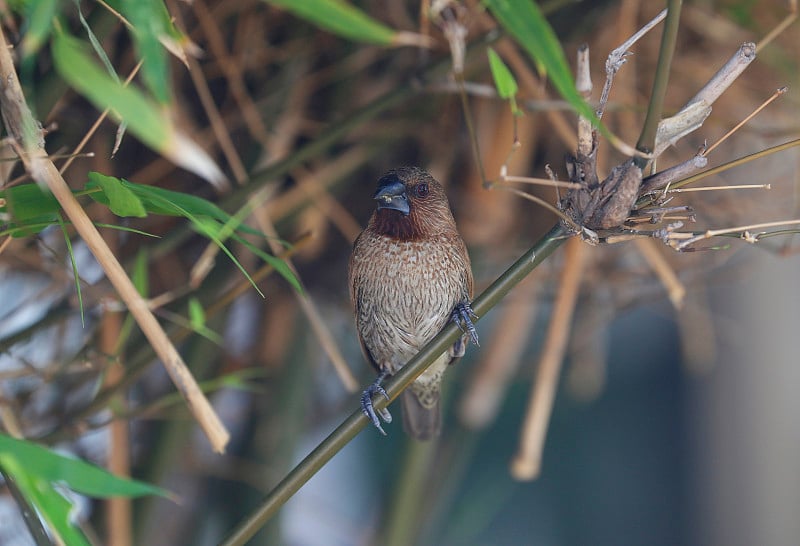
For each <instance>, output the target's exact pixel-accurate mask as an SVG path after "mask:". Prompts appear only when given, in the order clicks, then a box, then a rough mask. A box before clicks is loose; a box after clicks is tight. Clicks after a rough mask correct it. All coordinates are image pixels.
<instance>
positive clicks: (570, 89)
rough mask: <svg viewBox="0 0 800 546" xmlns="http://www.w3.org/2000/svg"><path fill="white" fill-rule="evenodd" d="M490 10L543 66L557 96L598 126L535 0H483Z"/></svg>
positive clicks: (556, 38) (531, 56) (534, 59)
mask: <svg viewBox="0 0 800 546" xmlns="http://www.w3.org/2000/svg"><path fill="white" fill-rule="evenodd" d="M484 4H485V5H486V6H487V7H488V8H489V11H490V12H491V13H492V15H493V16H494V17H495V19H497V21H498V22H499V23H500V24H501V25H502V27H503V28H504V29H505V30H506V32H508V33H509V34H510V35H511V36H513V37H514V39H515V40H516V41H517V42H519V44H520V45H521V46H522V47H523V49H525V51H526V52H527V53H528V55H529V56H530V58H531V59H532V60H533V61H534V62H536V63H539V64H541V65H542V66H543V67H544V68H545V70H546V71H547V76H548V78H550V80H551V81H552V82H553V86H554V87H555V88H556V90H557V91H558V93H559V94H560V95H561V96H562V97H563V98H564V99H565V100H566V101H567V102H569V104H570V105H571V106H572V107H573V108H574V109H575V111H576V112H578V113H579V114H581V115H582V116H584V117H586V118H587V119H590V120H592V122H593V123H594V124H596V125H597V124H599V120H598V119H597V116H596V115H595V112H594V110H593V109H592V107H591V106H589V104H587V103H586V101H585V100H583V98H582V97H581V96H580V94H579V93H578V91H577V90H576V89H575V82H574V81H573V79H572V72H571V71H570V67H569V63H567V59H566V57H565V56H564V50H563V49H562V48H561V44H560V43H559V42H558V37H557V36H556V34H555V32H553V29H552V27H550V24H549V23H548V22H547V20H546V19H545V18H544V15H542V12H541V11H540V10H539V7H538V6H537V5H536V4H535V3H534V2H533V1H532V0H484Z"/></svg>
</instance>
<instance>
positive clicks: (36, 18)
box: [20, 0, 59, 58]
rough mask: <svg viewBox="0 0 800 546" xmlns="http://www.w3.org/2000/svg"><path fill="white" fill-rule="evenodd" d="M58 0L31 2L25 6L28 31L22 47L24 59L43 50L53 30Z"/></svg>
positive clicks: (33, 0) (32, 0)
mask: <svg viewBox="0 0 800 546" xmlns="http://www.w3.org/2000/svg"><path fill="white" fill-rule="evenodd" d="M58 5H59V1H58V0H30V1H29V2H27V4H26V5H25V19H24V20H25V21H26V25H27V30H26V32H25V37H24V38H23V39H22V44H21V46H20V49H21V52H22V57H23V58H28V57H29V56H30V55H32V54H34V53H36V52H37V51H39V49H41V47H42V45H43V44H44V43H45V42H46V41H47V38H48V37H49V36H50V32H52V29H53V17H55V16H56V13H57V12H58Z"/></svg>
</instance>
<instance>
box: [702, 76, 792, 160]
mask: <svg viewBox="0 0 800 546" xmlns="http://www.w3.org/2000/svg"><path fill="white" fill-rule="evenodd" d="M788 90H789V88H788V87H781V88H779V89H776V90H775V92H774V93H773V94H772V96H771V97H770V98H768V99H767V100H765V101H764V102H763V103H762V104H761V106H759V107H758V108H756V109H755V110H753V112H752V113H751V114H750V115H749V116H747V117H746V118H744V119H743V120H742V121H740V122H739V123H737V124H736V126H735V127H734V128H733V129H731V130H730V131H728V132H727V133H725V134H724V135H723V136H722V138H720V139H719V140H718V141H716V142H715V143H714V144H712V145H711V146H710V147H709V148H708V149H707V150H705V151H704V152H703V155H704V156H707V155H708V154H710V153H711V151H712V150H713V149H714V148H716V147H717V146H719V145H720V144H722V143H723V142H725V140H726V139H727V138H728V137H729V136H731V135H732V134H733V133H735V132H736V131H738V130H739V128H741V127H742V125H744V124H745V123H747V122H748V121H750V120H751V119H753V118H754V117H755V116H756V114H758V113H759V112H760V111H761V110H763V109H764V108H766V107H767V105H768V104H769V103H771V102H772V101H774V100H775V99H777V98H778V97H780V96H781V95H783V94H784V93H786V92H787V91H788Z"/></svg>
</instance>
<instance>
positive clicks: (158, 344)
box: [0, 29, 229, 452]
mask: <svg viewBox="0 0 800 546" xmlns="http://www.w3.org/2000/svg"><path fill="white" fill-rule="evenodd" d="M0 86H2V90H1V91H2V92H0V107H2V112H3V119H4V121H5V124H6V129H7V130H8V131H9V133H11V134H12V135H13V136H14V138H15V139H16V141H17V142H18V143H19V144H20V145H21V147H22V148H23V149H24V150H25V153H23V154H22V157H21V159H22V160H23V162H24V163H25V167H26V170H27V171H28V172H29V173H30V174H31V177H32V178H33V179H34V180H36V181H37V182H38V183H40V184H46V185H47V187H48V188H49V189H50V191H51V192H52V193H53V196H54V197H55V198H56V199H57V200H58V202H59V204H60V205H61V207H62V208H63V209H64V212H65V213H66V215H67V217H69V219H70V220H71V221H72V224H73V226H74V227H75V230H76V231H77V232H78V234H79V235H80V236H81V238H82V239H83V240H84V242H85V243H86V246H87V247H89V250H90V251H91V252H92V254H94V256H95V258H96V259H97V261H98V263H99V264H100V265H101V266H102V268H103V270H104V271H105V273H106V276H107V277H108V280H109V281H111V284H112V285H113V286H114V288H115V289H116V290H117V292H118V293H119V296H120V298H122V300H123V301H124V302H125V304H126V305H127V306H128V309H129V310H130V312H131V315H133V317H134V319H136V322H137V323H138V324H139V327H140V328H141V329H142V333H143V334H144V335H145V336H146V337H147V339H148V341H149V342H150V344H151V345H152V346H153V350H154V351H155V352H156V354H157V355H158V357H159V358H160V359H161V361H162V362H163V363H164V367H165V368H166V369H167V372H168V373H169V375H170V377H171V378H172V381H173V383H174V384H175V386H176V387H177V389H178V390H179V391H180V392H181V394H182V395H183V397H184V399H185V400H186V403H187V404H188V406H189V410H190V411H191V412H192V414H193V416H194V418H195V419H196V420H197V422H198V423H199V424H200V426H201V427H202V428H203V431H204V432H205V433H206V436H207V437H208V439H209V441H210V442H211V446H212V448H213V449H214V450H215V451H217V452H223V451H225V445H226V444H227V443H228V439H229V434H228V431H227V430H226V429H225V427H224V425H223V424H222V422H221V421H220V419H219V417H218V416H217V414H216V413H215V412H214V409H213V408H212V407H211V404H210V403H209V402H208V399H207V398H206V397H205V395H204V394H203V393H202V391H201V390H200V388H199V387H198V385H197V382H196V381H195V379H194V377H193V376H192V373H191V372H190V371H189V369H188V368H187V367H186V364H185V363H184V361H183V359H182V358H181V356H180V354H179V353H178V351H177V349H175V346H174V345H173V344H172V342H171V341H170V339H169V337H168V336H167V334H166V332H164V330H163V328H162V327H161V325H160V324H159V323H158V320H156V318H155V316H153V314H152V313H151V312H150V310H149V309H148V308H147V302H145V301H144V299H142V297H141V296H140V295H139V292H138V291H137V290H136V287H135V286H134V285H133V282H132V281H131V279H130V278H129V277H128V275H127V274H126V273H125V270H124V269H123V268H122V265H120V263H119V261H118V260H117V258H116V256H114V253H113V252H111V250H110V249H109V248H108V245H107V244H106V243H105V241H104V240H103V238H102V237H101V236H100V234H99V233H98V231H97V228H95V226H94V224H93V223H92V221H91V219H90V218H89V217H88V216H87V215H86V211H84V210H83V208H82V207H81V205H80V204H79V203H78V201H77V199H75V196H74V195H73V194H72V191H71V190H70V188H69V186H67V183H66V182H65V181H64V178H63V177H62V176H61V173H59V172H58V169H56V167H55V165H54V164H53V162H52V161H50V160H49V159H48V158H47V153H46V152H45V150H44V143H43V142H41V131H40V130H34V131H31V130H30V128H32V127H33V128H35V127H37V124H36V122H35V121H34V119H33V116H32V114H31V112H30V110H29V109H28V105H27V103H26V101H25V96H24V94H23V93H22V88H21V86H20V83H19V78H18V76H17V73H16V70H15V68H14V62H13V60H12V59H11V53H10V51H9V48H8V44H7V42H6V38H5V33H4V32H3V31H2V29H0Z"/></svg>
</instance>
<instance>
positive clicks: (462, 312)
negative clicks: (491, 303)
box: [451, 300, 480, 346]
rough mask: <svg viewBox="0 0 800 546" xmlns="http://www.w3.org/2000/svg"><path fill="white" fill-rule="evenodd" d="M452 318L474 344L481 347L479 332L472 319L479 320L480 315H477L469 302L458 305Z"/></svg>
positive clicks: (465, 301)
mask: <svg viewBox="0 0 800 546" xmlns="http://www.w3.org/2000/svg"><path fill="white" fill-rule="evenodd" d="M451 317H452V319H453V322H455V323H456V324H457V325H458V327H459V328H461V331H462V332H464V333H465V334H469V338H470V339H471V340H472V343H474V344H475V345H478V346H480V343H478V331H477V330H476V329H475V325H474V324H472V319H473V318H478V315H476V314H475V312H474V311H473V310H472V306H471V305H470V304H469V301H467V300H464V301H462V302H461V303H459V304H457V305H456V306H455V307H454V308H453V313H452V314H451Z"/></svg>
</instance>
